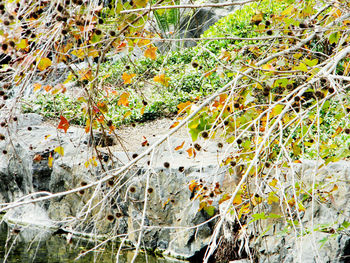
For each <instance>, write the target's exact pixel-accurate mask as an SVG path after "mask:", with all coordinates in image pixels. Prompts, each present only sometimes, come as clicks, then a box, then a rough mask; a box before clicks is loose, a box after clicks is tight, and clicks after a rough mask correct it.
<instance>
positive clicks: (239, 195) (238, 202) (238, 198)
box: [232, 193, 242, 205]
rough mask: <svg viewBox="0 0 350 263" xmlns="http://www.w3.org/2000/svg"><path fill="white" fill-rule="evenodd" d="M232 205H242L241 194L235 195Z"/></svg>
mask: <svg viewBox="0 0 350 263" xmlns="http://www.w3.org/2000/svg"><path fill="white" fill-rule="evenodd" d="M232 204H234V205H240V204H242V195H241V193H237V194H236V196H235V198H234V199H233V201H232Z"/></svg>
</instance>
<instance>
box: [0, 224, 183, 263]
mask: <svg viewBox="0 0 350 263" xmlns="http://www.w3.org/2000/svg"><path fill="white" fill-rule="evenodd" d="M41 232H42V233H43V232H45V231H44V230H42V231H41ZM37 236H38V235H37V234H36V237H34V236H31V235H30V234H28V231H27V233H26V232H25V231H21V232H19V233H16V231H13V229H9V227H8V226H7V225H6V223H2V224H0V263H3V262H10V263H13V262H23V263H27V262H28V263H29V262H35V263H47V262H50V263H61V262H79V263H88V262H89V263H90V262H103V263H105V262H106V263H109V262H113V263H114V262H116V256H115V255H116V254H117V250H118V248H117V247H114V248H113V247H112V246H108V247H105V248H104V249H100V250H98V251H96V252H91V253H89V254H87V255H86V256H84V257H82V258H81V259H78V260H76V261H75V258H76V257H77V256H78V255H79V254H80V253H82V252H84V251H86V250H88V249H90V248H92V245H91V243H88V242H86V241H82V240H74V241H73V242H72V243H71V244H68V243H67V238H66V236H65V235H53V236H52V235H43V237H40V239H41V241H39V240H36V239H38V238H37ZM133 256H134V253H133V251H132V250H129V251H128V250H123V253H122V255H121V256H120V257H119V262H120V263H126V262H131V260H132V258H133ZM135 262H136V263H146V262H147V263H170V262H178V261H175V260H166V259H164V258H158V257H155V256H153V255H145V254H139V255H138V257H137V260H136V261H135Z"/></svg>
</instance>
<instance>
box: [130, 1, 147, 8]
mask: <svg viewBox="0 0 350 263" xmlns="http://www.w3.org/2000/svg"><path fill="white" fill-rule="evenodd" d="M133 2H134V3H135V5H136V7H145V6H146V5H147V3H148V0H134V1H133Z"/></svg>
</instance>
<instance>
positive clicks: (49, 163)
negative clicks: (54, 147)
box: [48, 153, 53, 167]
mask: <svg viewBox="0 0 350 263" xmlns="http://www.w3.org/2000/svg"><path fill="white" fill-rule="evenodd" d="M52 163H53V157H52V155H51V153H50V156H49V160H48V166H49V167H52Z"/></svg>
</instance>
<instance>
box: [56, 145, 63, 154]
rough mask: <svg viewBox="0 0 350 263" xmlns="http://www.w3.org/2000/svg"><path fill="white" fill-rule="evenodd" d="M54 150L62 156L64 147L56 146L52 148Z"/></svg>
mask: <svg viewBox="0 0 350 263" xmlns="http://www.w3.org/2000/svg"><path fill="white" fill-rule="evenodd" d="M54 151H55V152H57V153H58V154H59V155H61V156H63V155H64V149H63V147H62V146H58V147H56V148H55V150H54Z"/></svg>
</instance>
